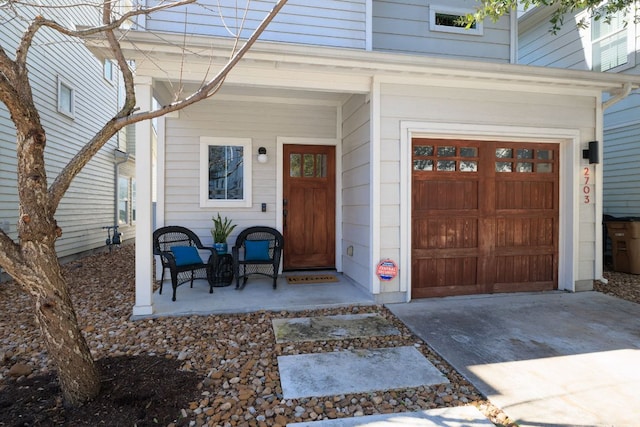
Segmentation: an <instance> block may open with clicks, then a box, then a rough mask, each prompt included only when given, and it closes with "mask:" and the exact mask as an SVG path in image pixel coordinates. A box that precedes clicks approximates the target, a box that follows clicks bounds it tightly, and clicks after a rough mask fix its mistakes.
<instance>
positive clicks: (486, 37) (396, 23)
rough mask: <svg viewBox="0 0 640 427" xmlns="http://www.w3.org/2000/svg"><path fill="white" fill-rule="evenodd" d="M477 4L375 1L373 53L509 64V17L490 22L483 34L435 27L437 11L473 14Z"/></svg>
mask: <svg viewBox="0 0 640 427" xmlns="http://www.w3.org/2000/svg"><path fill="white" fill-rule="evenodd" d="M474 3H475V2H472V1H465V0H454V1H451V0H448V1H445V0H441V1H434V2H429V1H424V0H384V1H383V0H374V1H373V50H381V51H390V52H398V53H411V54H418V55H437V56H448V57H454V58H466V59H474V60H481V61H494V62H509V59H510V54H509V52H510V46H511V40H510V34H511V32H510V25H509V18H508V17H502V18H500V20H499V21H498V22H495V23H494V22H491V21H490V20H487V21H486V22H484V23H483V25H482V27H483V28H482V32H481V33H480V34H474V32H473V31H469V30H464V29H458V28H456V29H455V30H458V32H450V31H446V29H445V30H444V31H443V29H442V28H441V27H439V28H440V29H437V28H435V27H434V26H433V22H432V20H433V19H432V18H433V17H434V13H435V12H450V13H461V14H462V13H465V12H468V13H471V12H473V10H474V8H475V7H476V5H475V4H474Z"/></svg>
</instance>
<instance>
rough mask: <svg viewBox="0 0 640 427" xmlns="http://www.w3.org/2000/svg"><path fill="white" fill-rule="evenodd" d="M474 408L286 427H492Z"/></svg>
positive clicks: (464, 407)
mask: <svg viewBox="0 0 640 427" xmlns="http://www.w3.org/2000/svg"><path fill="white" fill-rule="evenodd" d="M493 425H494V424H493V423H492V422H490V421H489V420H488V419H487V418H486V417H485V416H484V415H482V413H480V411H478V409H477V408H476V407H474V406H457V407H455V408H438V409H430V410H428V411H419V412H401V413H396V414H381V415H367V416H364V417H351V418H338V419H335V420H320V421H311V422H303V423H293V424H287V427H357V426H362V427H364V426H367V427H409V426H411V427H445V426H446V427H487V426H491V427H493Z"/></svg>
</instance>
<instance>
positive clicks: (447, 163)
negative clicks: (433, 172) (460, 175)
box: [438, 160, 456, 172]
mask: <svg viewBox="0 0 640 427" xmlns="http://www.w3.org/2000/svg"><path fill="white" fill-rule="evenodd" d="M438 170H439V171H443V172H452V171H455V170H456V161H455V160H438Z"/></svg>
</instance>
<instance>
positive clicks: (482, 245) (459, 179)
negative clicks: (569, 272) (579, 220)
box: [411, 138, 559, 298]
mask: <svg viewBox="0 0 640 427" xmlns="http://www.w3.org/2000/svg"><path fill="white" fill-rule="evenodd" d="M412 145H413V147H412V153H413V155H412V162H413V172H412V193H413V197H412V199H413V200H412V225H411V227H412V228H411V238H412V253H411V256H412V260H411V264H412V265H411V267H412V271H411V274H412V279H411V281H412V284H411V286H412V297H413V298H424V297H435V296H447V295H462V294H482V293H493V292H522V291H541V290H551V289H556V288H557V284H558V188H559V186H558V177H559V173H558V169H559V167H558V165H559V162H558V161H559V159H558V157H559V146H558V145H557V144H530V143H527V144H523V143H516V142H513V143H509V142H494V141H453V140H436V139H423V138H414V139H413V140H412Z"/></svg>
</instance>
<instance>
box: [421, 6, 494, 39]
mask: <svg viewBox="0 0 640 427" xmlns="http://www.w3.org/2000/svg"><path fill="white" fill-rule="evenodd" d="M473 12H474V11H473V10H471V9H459V8H453V7H448V6H439V5H431V6H429V30H430V31H440V32H445V33H455V34H464V35H467V36H481V35H483V34H484V27H483V25H482V22H476V28H469V29H466V28H460V27H449V26H446V25H437V24H436V14H437V13H444V14H447V15H460V16H464V15H467V14H469V13H473Z"/></svg>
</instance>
